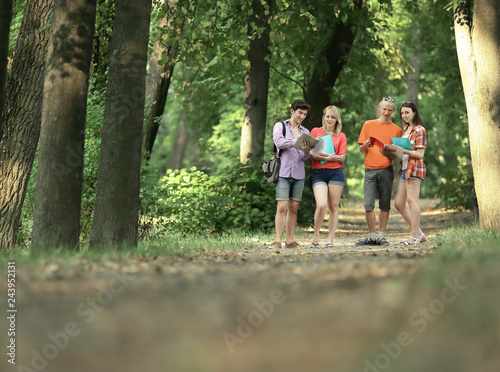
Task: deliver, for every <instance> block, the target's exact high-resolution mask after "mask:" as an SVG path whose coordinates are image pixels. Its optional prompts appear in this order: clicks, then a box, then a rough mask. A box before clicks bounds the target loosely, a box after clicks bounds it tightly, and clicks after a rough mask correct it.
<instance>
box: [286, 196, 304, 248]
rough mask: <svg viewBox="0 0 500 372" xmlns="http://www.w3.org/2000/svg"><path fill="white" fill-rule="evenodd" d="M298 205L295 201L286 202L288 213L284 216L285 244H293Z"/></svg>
mask: <svg viewBox="0 0 500 372" xmlns="http://www.w3.org/2000/svg"><path fill="white" fill-rule="evenodd" d="M299 203H300V202H298V201H296V200H289V201H288V212H287V214H286V241H285V243H286V242H288V243H291V242H293V237H294V236H295V226H296V225H297V210H298V209H299Z"/></svg>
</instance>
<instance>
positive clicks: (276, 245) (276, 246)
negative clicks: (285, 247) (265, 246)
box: [269, 242, 281, 249]
mask: <svg viewBox="0 0 500 372" xmlns="http://www.w3.org/2000/svg"><path fill="white" fill-rule="evenodd" d="M269 248H274V249H281V243H280V242H274V243H273V244H271V245H270V246H269Z"/></svg>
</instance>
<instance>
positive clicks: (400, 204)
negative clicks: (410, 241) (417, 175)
mask: <svg viewBox="0 0 500 372" xmlns="http://www.w3.org/2000/svg"><path fill="white" fill-rule="evenodd" d="M414 182H416V183H418V185H417V186H418V192H417V196H416V200H417V204H418V198H419V195H420V181H415V180H408V181H407V182H400V183H399V188H398V192H397V194H396V198H395V199H394V206H395V207H396V209H397V210H398V211H399V213H400V214H401V216H402V217H403V218H404V220H405V221H406V223H407V224H408V226H410V227H411V228H412V233H411V236H413V237H414V238H418V237H419V236H421V235H422V234H423V232H422V229H421V228H420V206H418V209H419V212H418V213H419V217H418V233H417V235H414V234H415V231H414V229H413V227H412V226H413V225H412V219H413V217H412V213H413V211H412V210H410V208H408V207H407V205H406V203H407V202H408V203H409V199H410V198H413V199H415V196H414V195H413V196H412V195H410V194H411V193H414V192H415V191H412V188H415V187H414V186H413V187H412V184H413V183H414Z"/></svg>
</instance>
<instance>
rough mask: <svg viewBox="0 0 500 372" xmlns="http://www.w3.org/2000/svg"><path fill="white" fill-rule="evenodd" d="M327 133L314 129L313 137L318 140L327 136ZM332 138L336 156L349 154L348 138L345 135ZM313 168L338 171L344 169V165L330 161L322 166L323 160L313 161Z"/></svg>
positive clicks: (320, 129) (321, 129)
mask: <svg viewBox="0 0 500 372" xmlns="http://www.w3.org/2000/svg"><path fill="white" fill-rule="evenodd" d="M327 134H328V133H326V132H325V131H324V130H323V128H313V129H312V130H311V136H312V137H314V138H318V137H321V136H325V135H327ZM331 136H332V141H333V147H334V148H335V154H337V155H342V154H343V153H345V152H347V138H346V136H345V134H344V133H342V132H340V133H339V135H338V136H334V135H333V134H332V135H331ZM312 167H313V169H319V168H326V169H337V168H341V167H342V163H337V162H335V161H329V162H326V163H325V164H321V160H315V159H312Z"/></svg>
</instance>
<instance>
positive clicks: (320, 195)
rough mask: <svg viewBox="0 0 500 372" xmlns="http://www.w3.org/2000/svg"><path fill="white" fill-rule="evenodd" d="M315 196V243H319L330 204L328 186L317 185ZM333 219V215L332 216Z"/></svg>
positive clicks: (314, 189)
mask: <svg viewBox="0 0 500 372" xmlns="http://www.w3.org/2000/svg"><path fill="white" fill-rule="evenodd" d="M313 191H314V198H315V199H316V212H315V213H314V236H313V243H314V244H318V243H319V231H320V229H321V226H322V225H323V221H324V220H325V214H326V207H327V205H328V201H327V197H328V194H329V193H328V186H326V185H316V186H314V188H313ZM330 220H331V217H330Z"/></svg>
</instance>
